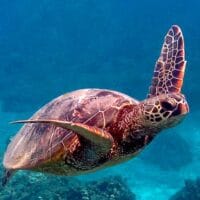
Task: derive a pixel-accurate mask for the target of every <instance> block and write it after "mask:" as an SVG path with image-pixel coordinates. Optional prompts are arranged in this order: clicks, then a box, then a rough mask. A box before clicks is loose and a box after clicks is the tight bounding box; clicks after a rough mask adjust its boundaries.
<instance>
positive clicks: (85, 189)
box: [0, 172, 136, 200]
mask: <svg viewBox="0 0 200 200" xmlns="http://www.w3.org/2000/svg"><path fill="white" fill-rule="evenodd" d="M0 199H1V200H11V199H15V200H27V199H29V200H35V199H40V200H45V199H48V200H55V199H58V200H99V199H101V200H121V199H123V200H135V199H136V197H135V194H134V193H133V192H132V191H131V190H130V189H129V187H128V185H127V184H126V181H125V180H124V179H122V178H121V177H120V176H112V177H108V178H104V179H101V180H97V181H90V182H83V181H80V180H77V179H75V178H66V177H56V176H54V177H52V176H45V175H43V174H40V173H37V174H33V175H31V174H30V173H29V172H19V173H18V174H17V175H16V176H15V177H13V180H12V181H10V182H9V183H8V185H7V186H5V187H1V189H0Z"/></svg>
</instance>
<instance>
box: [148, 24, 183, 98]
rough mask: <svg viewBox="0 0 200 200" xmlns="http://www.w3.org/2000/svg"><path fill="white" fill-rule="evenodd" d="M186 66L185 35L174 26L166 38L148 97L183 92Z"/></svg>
mask: <svg viewBox="0 0 200 200" xmlns="http://www.w3.org/2000/svg"><path fill="white" fill-rule="evenodd" d="M185 65H186V61H185V50H184V39H183V34H182V32H181V29H180V27H178V26H176V25H173V26H172V27H171V28H170V29H169V31H168V33H167V35H166V36H165V40H164V43H163V46H162V50H161V54H160V57H159V59H158V61H157V62H156V66H155V69H154V75H153V79H152V84H151V86H150V91H149V94H148V97H153V96H157V95H159V94H168V93H170V92H181V87H182V84H183V78H184V72H185Z"/></svg>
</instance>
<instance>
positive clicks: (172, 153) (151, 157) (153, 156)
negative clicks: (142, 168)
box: [141, 131, 192, 170]
mask: <svg viewBox="0 0 200 200" xmlns="http://www.w3.org/2000/svg"><path fill="white" fill-rule="evenodd" d="M141 158H142V159H143V160H144V161H145V162H150V163H152V164H155V165H158V166H159V167H160V168H161V169H162V170H179V169H180V168H181V167H183V166H185V165H187V164H189V163H191V161H192V153H191V151H190V147H189V144H188V143H187V142H186V141H185V140H184V139H183V138H182V137H181V136H180V135H179V134H178V133H177V132H175V131H173V132H171V133H165V134H161V135H159V136H158V137H157V138H156V139H155V140H154V141H153V144H152V145H150V146H149V147H148V149H147V150H146V151H145V152H144V153H143V154H141Z"/></svg>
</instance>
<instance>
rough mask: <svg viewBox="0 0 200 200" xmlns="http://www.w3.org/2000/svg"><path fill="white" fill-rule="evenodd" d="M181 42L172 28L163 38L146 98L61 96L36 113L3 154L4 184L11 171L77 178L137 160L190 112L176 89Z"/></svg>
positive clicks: (93, 92)
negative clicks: (30, 171) (152, 143)
mask: <svg viewBox="0 0 200 200" xmlns="http://www.w3.org/2000/svg"><path fill="white" fill-rule="evenodd" d="M185 65H186V61H185V51H184V40H183V35H182V32H181V29H180V28H179V27H178V26H176V25H173V26H172V27H171V28H170V30H169V31H168V33H167V35H166V36H165V39H164V44H163V47H162V50H161V54H160V57H159V59H158V61H157V62H156V66H155V70H154V75H153V79H152V83H151V86H150V89H149V94H148V96H147V98H146V99H145V100H143V101H137V100H135V99H133V98H131V97H129V96H127V95H125V94H122V93H120V92H116V91H111V90H104V89H82V90H78V91H73V92H71V93H68V94H64V95H62V96H60V97H58V98H56V99H54V100H52V101H51V102H49V103H48V104H46V105H45V106H44V107H42V108H41V109H40V110H39V111H37V112H36V113H35V114H34V115H33V116H32V117H31V118H30V119H29V120H20V121H16V123H26V124H25V125H24V126H23V127H22V128H21V130H20V131H19V132H18V133H17V135H16V136H15V137H14V138H13V139H12V141H11V143H10V144H9V146H8V148H7V151H6V153H5V155H4V160H3V165H4V167H5V169H6V170H5V176H4V178H3V181H2V184H3V185H5V184H6V182H7V180H8V179H9V177H10V176H11V174H13V172H15V171H16V170H21V169H22V170H33V171H39V172H46V173H52V174H57V175H67V176H73V175H79V174H83V173H88V172H92V171H96V170H98V169H100V168H105V167H108V166H112V165H115V164H117V163H120V162H123V161H125V160H128V159H130V158H132V157H134V156H136V155H137V154H138V153H139V152H140V151H141V150H142V149H143V148H144V147H145V146H146V145H147V144H149V143H150V142H151V141H152V139H153V138H154V137H155V136H156V135H157V134H158V133H159V132H160V131H161V130H163V129H165V128H169V127H172V126H174V125H176V124H177V123H179V122H180V121H181V120H182V119H183V117H184V116H185V115H186V114H187V113H188V112H189V107H188V104H187V102H186V99H185V97H184V95H183V94H181V88H182V84H183V77H184V71H185Z"/></svg>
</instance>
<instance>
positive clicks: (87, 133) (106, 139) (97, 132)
mask: <svg viewBox="0 0 200 200" xmlns="http://www.w3.org/2000/svg"><path fill="white" fill-rule="evenodd" d="M12 123H49V124H53V125H54V126H58V127H61V128H64V129H68V130H72V131H74V132H76V133H77V134H79V135H80V136H82V137H84V138H86V139H87V140H90V141H91V142H93V143H94V144H96V145H99V146H100V147H101V148H102V150H103V151H105V152H107V151H109V150H110V148H111V147H112V145H113V137H112V135H111V134H110V133H108V132H107V131H106V130H103V129H100V128H97V127H94V126H88V125H86V124H82V123H73V122H68V121H61V120H45V119H44V120H41V119H38V120H19V121H15V122H12Z"/></svg>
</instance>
